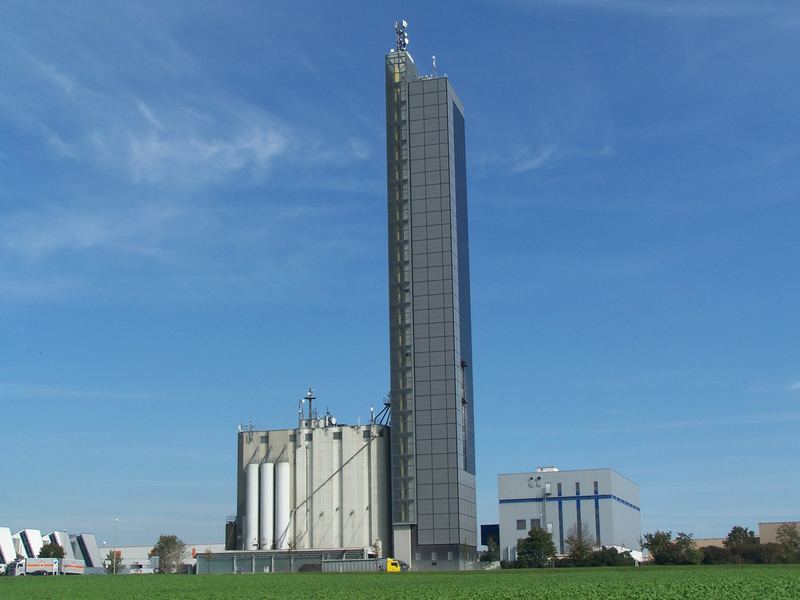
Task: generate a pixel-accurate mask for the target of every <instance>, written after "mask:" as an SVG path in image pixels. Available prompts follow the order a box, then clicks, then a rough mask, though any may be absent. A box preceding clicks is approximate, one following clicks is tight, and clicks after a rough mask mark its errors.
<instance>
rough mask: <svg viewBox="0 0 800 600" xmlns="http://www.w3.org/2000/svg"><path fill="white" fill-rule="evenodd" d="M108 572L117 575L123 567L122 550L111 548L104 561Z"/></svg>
mask: <svg viewBox="0 0 800 600" xmlns="http://www.w3.org/2000/svg"><path fill="white" fill-rule="evenodd" d="M103 565H104V566H105V568H106V573H108V574H109V575H116V574H117V573H119V572H120V570H121V569H122V550H109V551H108V554H106V559H105V560H104V561H103Z"/></svg>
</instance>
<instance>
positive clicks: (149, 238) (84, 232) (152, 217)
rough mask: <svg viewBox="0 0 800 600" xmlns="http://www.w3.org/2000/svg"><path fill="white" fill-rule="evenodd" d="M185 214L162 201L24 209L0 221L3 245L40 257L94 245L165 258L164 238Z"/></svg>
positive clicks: (8, 248)
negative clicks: (181, 215)
mask: <svg viewBox="0 0 800 600" xmlns="http://www.w3.org/2000/svg"><path fill="white" fill-rule="evenodd" d="M180 214H181V211H180V209H177V208H175V207H169V206H161V205H157V204H149V205H148V204H144V205H142V204H137V205H132V206H122V207H113V206H112V207H101V208H98V207H82V208H79V209H73V210H68V209H67V208H64V207H53V208H50V209H45V210H41V209H40V210H36V211H28V212H20V213H17V214H11V215H7V216H6V217H5V219H4V221H3V224H2V225H0V248H4V249H5V250H6V252H8V253H14V254H18V255H22V256H24V257H25V258H28V259H35V260H38V259H41V258H43V257H45V256H47V255H49V254H52V253H58V252H63V251H83V250H95V249H105V250H118V251H124V252H133V253H137V254H147V255H150V256H163V255H164V254H165V251H164V249H163V248H161V247H160V246H159V241H160V239H161V238H162V237H163V235H164V230H165V229H166V228H167V226H168V225H169V224H170V223H171V222H172V221H173V220H174V219H176V218H177V217H178V216H179V215H180Z"/></svg>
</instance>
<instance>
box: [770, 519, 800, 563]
mask: <svg viewBox="0 0 800 600" xmlns="http://www.w3.org/2000/svg"><path fill="white" fill-rule="evenodd" d="M776 534H777V538H778V543H779V544H780V545H781V546H783V551H784V554H785V556H786V559H787V560H793V559H794V560H796V559H797V558H798V555H800V529H798V527H797V523H784V524H783V525H780V526H779V527H778V530H777V532H776Z"/></svg>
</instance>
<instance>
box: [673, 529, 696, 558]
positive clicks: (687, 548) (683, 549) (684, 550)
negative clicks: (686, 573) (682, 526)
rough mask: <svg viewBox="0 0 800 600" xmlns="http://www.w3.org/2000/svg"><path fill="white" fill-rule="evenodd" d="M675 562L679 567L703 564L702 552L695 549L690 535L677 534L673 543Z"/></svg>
mask: <svg viewBox="0 0 800 600" xmlns="http://www.w3.org/2000/svg"><path fill="white" fill-rule="evenodd" d="M673 544H674V547H675V551H674V557H675V562H676V563H677V564H679V565H699V564H700V563H701V562H703V552H702V551H701V550H698V549H697V546H695V543H694V540H693V539H692V534H691V533H683V532H680V531H679V532H678V535H677V536H676V537H675V542H674V543H673Z"/></svg>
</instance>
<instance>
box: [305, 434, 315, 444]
mask: <svg viewBox="0 0 800 600" xmlns="http://www.w3.org/2000/svg"><path fill="white" fill-rule="evenodd" d="M313 437H314V436H313V434H311V433H307V434H306V441H307V442H310V441H311V440H312V438H313Z"/></svg>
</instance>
